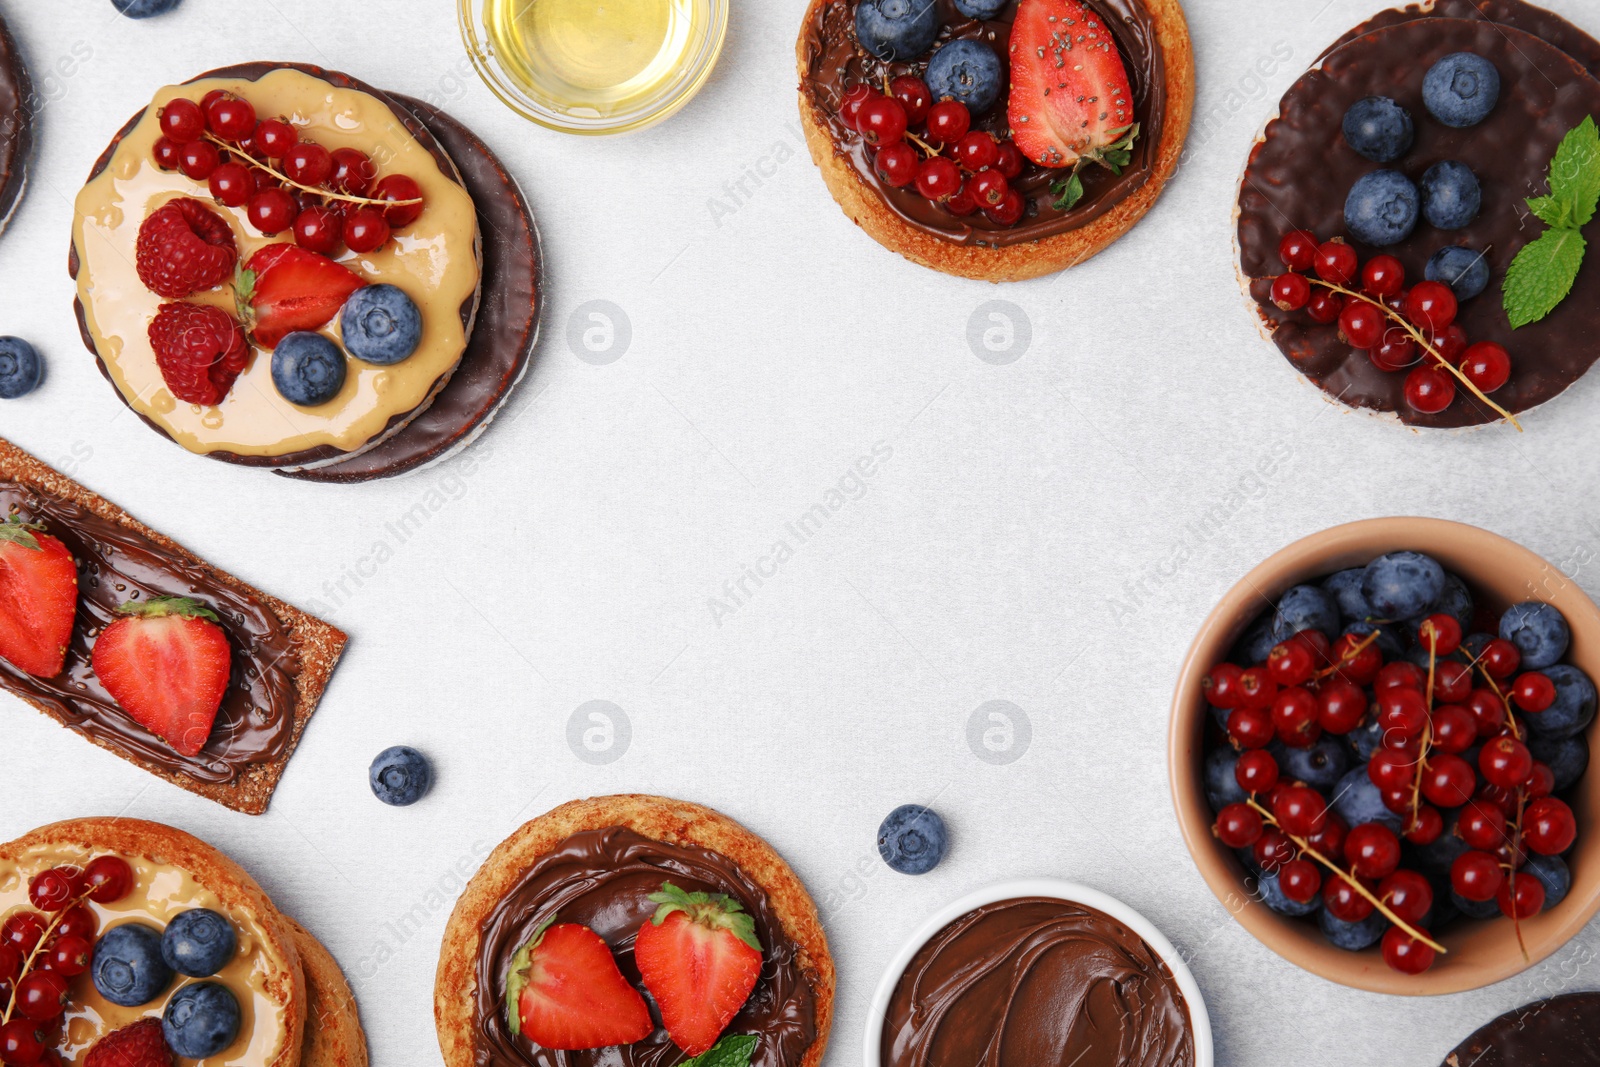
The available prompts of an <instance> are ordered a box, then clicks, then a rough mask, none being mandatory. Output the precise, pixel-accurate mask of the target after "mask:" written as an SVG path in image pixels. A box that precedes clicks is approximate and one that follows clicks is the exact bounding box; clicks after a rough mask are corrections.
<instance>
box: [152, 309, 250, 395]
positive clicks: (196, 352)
mask: <svg viewBox="0 0 1600 1067" xmlns="http://www.w3.org/2000/svg"><path fill="white" fill-rule="evenodd" d="M150 347H152V348H153V349H155V353H156V366H158V367H160V368H161V379H162V380H163V381H164V382H166V383H167V388H168V389H171V390H172V395H173V396H175V397H177V398H178V399H179V400H182V401H185V402H187V403H190V404H206V405H211V404H220V403H222V398H223V397H225V396H227V395H228V390H229V389H232V388H233V383H234V380H235V379H236V378H238V377H239V374H240V372H241V371H243V370H244V365H245V362H246V360H248V359H249V358H250V347H249V346H248V345H247V344H246V343H245V339H244V329H243V328H242V327H241V326H240V325H239V324H238V323H237V322H235V321H234V320H233V317H232V316H231V315H229V314H228V313H227V312H226V311H223V310H222V309H221V308H216V307H208V306H206V305H203V304H163V305H161V310H160V311H157V312H156V317H155V319H153V320H152V321H151V323H150Z"/></svg>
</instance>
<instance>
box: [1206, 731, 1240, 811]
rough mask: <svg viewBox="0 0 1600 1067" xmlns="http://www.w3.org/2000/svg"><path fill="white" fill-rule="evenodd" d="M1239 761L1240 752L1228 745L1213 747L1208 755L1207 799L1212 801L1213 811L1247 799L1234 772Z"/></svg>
mask: <svg viewBox="0 0 1600 1067" xmlns="http://www.w3.org/2000/svg"><path fill="white" fill-rule="evenodd" d="M1238 762H1239V754H1238V753H1237V752H1235V751H1234V750H1233V749H1231V748H1229V747H1227V746H1226V745H1223V746H1221V747H1218V748H1215V749H1212V750H1211V754H1210V755H1208V756H1206V800H1208V801H1210V803H1211V810H1212V811H1221V810H1222V809H1223V808H1225V807H1227V806H1228V805H1229V804H1238V803H1241V802H1242V801H1243V800H1244V799H1245V797H1246V795H1247V794H1246V793H1245V791H1244V789H1243V788H1241V787H1240V785H1239V779H1237V778H1235V777H1234V774H1233V767H1234V764H1236V763H1238Z"/></svg>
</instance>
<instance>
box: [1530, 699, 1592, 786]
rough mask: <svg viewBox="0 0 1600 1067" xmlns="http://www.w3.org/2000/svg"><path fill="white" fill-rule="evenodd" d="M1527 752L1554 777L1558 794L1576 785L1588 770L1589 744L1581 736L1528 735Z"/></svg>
mask: <svg viewBox="0 0 1600 1067" xmlns="http://www.w3.org/2000/svg"><path fill="white" fill-rule="evenodd" d="M1529 718H1532V716H1529ZM1528 751H1529V752H1532V753H1533V758H1534V759H1536V760H1538V761H1539V762H1540V763H1542V764H1544V765H1545V766H1546V767H1549V768H1550V773H1551V774H1553V775H1555V776H1556V786H1555V788H1556V792H1558V793H1559V792H1561V791H1562V790H1565V789H1571V788H1572V787H1573V786H1575V785H1577V784H1578V779H1580V778H1582V777H1583V772H1584V771H1586V770H1588V769H1589V742H1588V741H1586V740H1585V739H1584V738H1583V736H1582V735H1579V736H1576V737H1541V736H1539V735H1538V734H1529V735H1528Z"/></svg>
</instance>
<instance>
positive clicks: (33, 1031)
mask: <svg viewBox="0 0 1600 1067" xmlns="http://www.w3.org/2000/svg"><path fill="white" fill-rule="evenodd" d="M38 1025H39V1024H38V1023H36V1022H34V1021H32V1020H31V1019H12V1020H11V1021H10V1022H8V1023H6V1024H5V1025H4V1026H0V1062H4V1063H14V1064H17V1067H33V1065H34V1064H36V1063H38V1062H39V1061H40V1060H42V1059H44V1054H45V1047H44V1040H43V1038H42V1036H41V1035H40V1034H39V1031H38Z"/></svg>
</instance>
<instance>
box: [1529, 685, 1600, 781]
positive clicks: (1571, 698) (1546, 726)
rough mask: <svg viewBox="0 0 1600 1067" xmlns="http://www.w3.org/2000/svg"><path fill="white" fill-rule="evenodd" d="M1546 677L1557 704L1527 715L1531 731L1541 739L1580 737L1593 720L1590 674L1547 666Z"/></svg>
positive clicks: (1592, 694)
mask: <svg viewBox="0 0 1600 1067" xmlns="http://www.w3.org/2000/svg"><path fill="white" fill-rule="evenodd" d="M1544 676H1545V677H1546V678H1549V679H1550V680H1551V681H1552V682H1554V683H1555V685H1556V699H1555V703H1553V704H1551V705H1550V706H1549V707H1548V708H1545V709H1544V710H1543V711H1541V712H1539V713H1538V714H1537V715H1527V716H1524V719H1525V721H1526V722H1527V724H1528V732H1529V733H1530V734H1537V735H1539V736H1540V737H1575V736H1576V735H1578V734H1581V733H1582V732H1583V731H1584V730H1585V729H1586V728H1587V727H1588V725H1589V724H1590V723H1591V722H1593V721H1594V713H1595V691H1594V683H1593V682H1591V681H1590V680H1589V676H1588V675H1587V674H1584V673H1583V672H1582V671H1580V670H1579V669H1578V668H1576V667H1573V666H1570V665H1568V664H1565V663H1558V664H1556V665H1555V666H1554V667H1546V668H1545V669H1544ZM1552 770H1554V768H1552Z"/></svg>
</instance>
